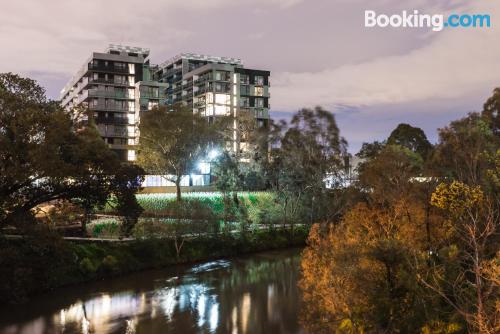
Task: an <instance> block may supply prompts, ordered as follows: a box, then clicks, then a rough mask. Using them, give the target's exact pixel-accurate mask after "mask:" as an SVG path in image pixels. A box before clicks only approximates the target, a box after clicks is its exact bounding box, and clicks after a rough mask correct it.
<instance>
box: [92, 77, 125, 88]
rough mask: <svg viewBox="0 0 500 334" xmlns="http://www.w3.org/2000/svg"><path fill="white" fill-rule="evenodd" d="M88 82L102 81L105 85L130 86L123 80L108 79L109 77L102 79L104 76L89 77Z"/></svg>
mask: <svg viewBox="0 0 500 334" xmlns="http://www.w3.org/2000/svg"><path fill="white" fill-rule="evenodd" d="M89 83H102V84H105V85H117V86H130V85H129V84H128V82H126V81H125V82H123V81H121V82H120V81H115V80H110V79H104V78H97V79H94V78H90V79H89Z"/></svg>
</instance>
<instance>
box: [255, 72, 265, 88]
mask: <svg viewBox="0 0 500 334" xmlns="http://www.w3.org/2000/svg"><path fill="white" fill-rule="evenodd" d="M255 84H256V85H260V86H262V85H264V77H263V76H262V75H256V76H255Z"/></svg>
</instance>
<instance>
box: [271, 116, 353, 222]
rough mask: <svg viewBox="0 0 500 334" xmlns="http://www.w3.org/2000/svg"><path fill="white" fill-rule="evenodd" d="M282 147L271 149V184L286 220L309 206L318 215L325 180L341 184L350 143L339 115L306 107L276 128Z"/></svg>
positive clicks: (310, 211)
mask: <svg viewBox="0 0 500 334" xmlns="http://www.w3.org/2000/svg"><path fill="white" fill-rule="evenodd" d="M273 133H274V135H275V136H276V137H277V139H274V141H277V142H279V146H278V147H275V148H273V149H272V150H271V162H270V166H269V171H270V183H271V185H272V188H273V189H274V190H275V191H276V192H277V194H278V198H279V200H280V203H281V205H282V208H283V216H284V223H287V221H288V218H289V216H292V217H293V216H294V215H296V214H297V213H298V210H299V208H300V207H301V206H305V207H308V208H309V209H308V216H309V217H308V218H309V220H310V221H313V220H315V219H316V218H319V217H314V213H315V211H316V210H317V209H318V208H319V206H317V204H318V202H320V201H321V200H322V198H323V197H324V196H325V194H326V186H325V179H326V178H327V177H330V178H331V179H332V180H333V181H334V183H340V178H341V171H342V170H343V157H344V156H345V155H346V146H347V143H346V141H345V139H344V138H342V137H341V136H340V131H339V129H338V126H337V123H336V121H335V117H334V115H333V114H332V113H330V112H329V111H327V110H324V109H322V108H321V107H316V108H314V109H302V110H300V111H299V112H298V113H297V114H296V115H295V116H294V117H293V118H292V120H291V122H290V125H289V126H287V125H286V124H281V126H277V129H276V130H273Z"/></svg>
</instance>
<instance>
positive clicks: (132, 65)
mask: <svg viewBox="0 0 500 334" xmlns="http://www.w3.org/2000/svg"><path fill="white" fill-rule="evenodd" d="M128 73H130V74H135V65H134V64H128Z"/></svg>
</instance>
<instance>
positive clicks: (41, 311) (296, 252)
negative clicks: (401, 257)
mask: <svg viewBox="0 0 500 334" xmlns="http://www.w3.org/2000/svg"><path fill="white" fill-rule="evenodd" d="M301 251H302V248H287V249H280V250H273V251H265V252H257V253H252V254H245V255H239V256H236V257H225V258H222V259H218V260H208V261H203V262H198V263H196V264H181V265H172V266H168V267H165V268H162V269H153V270H144V271H140V272H136V273H131V274H127V275H122V276H120V277H115V278H110V279H106V280H99V281H93V282H89V283H84V284H78V285H77V286H68V287H64V288H60V289H57V290H56V291H52V292H48V293H44V294H40V295H38V296H34V297H33V298H31V299H30V302H29V303H26V304H21V305H7V306H3V307H2V306H0V333H12V334H13V333H19V334H21V333H29V334H45V333H81V332H82V329H83V328H85V329H86V330H87V332H89V333H100V334H108V333H183V334H199V333H235V332H237V333H255V334H264V333H291V334H299V333H300V334H303V332H302V331H301V330H300V323H299V316H300V312H301V303H300V290H299V289H298V287H297V282H298V280H299V278H300V254H301Z"/></svg>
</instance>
